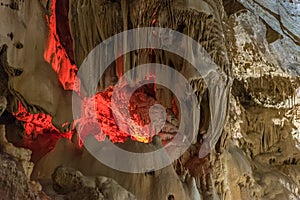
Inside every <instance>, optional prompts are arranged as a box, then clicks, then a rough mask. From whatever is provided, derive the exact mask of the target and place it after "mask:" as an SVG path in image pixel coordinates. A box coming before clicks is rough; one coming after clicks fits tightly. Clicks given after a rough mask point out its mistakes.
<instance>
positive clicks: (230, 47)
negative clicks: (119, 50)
mask: <svg viewBox="0 0 300 200" xmlns="http://www.w3.org/2000/svg"><path fill="white" fill-rule="evenodd" d="M7 2H9V3H7ZM7 2H6V1H5V2H3V3H2V4H1V7H0V9H1V14H0V15H1V16H3V17H4V18H5V20H1V22H0V27H1V29H0V31H1V38H0V45H1V66H0V70H1V72H2V73H1V80H3V83H2V82H1V85H0V86H1V88H0V89H1V92H2V93H1V95H3V96H5V97H7V99H8V100H9V101H8V104H9V105H8V108H7V111H9V112H14V111H15V110H16V105H17V101H16V99H18V100H20V101H21V102H22V103H23V105H24V106H25V108H26V109H27V110H28V111H29V112H32V113H38V112H43V113H47V114H50V115H51V116H52V117H53V118H54V121H53V123H54V125H56V126H57V127H60V128H62V130H64V129H63V127H62V124H64V122H71V121H72V116H69V115H67V116H66V114H65V113H68V112H70V110H71V107H70V105H71V103H70V100H71V98H70V95H71V92H70V91H67V90H65V89H66V88H65V85H63V84H62V83H61V81H60V79H59V75H58V74H57V72H58V71H59V70H55V69H53V66H51V62H50V64H49V63H48V62H46V60H45V56H44V55H43V53H44V48H45V46H47V38H48V35H47V31H48V27H47V25H48V26H49V24H47V21H46V19H45V16H46V14H48V15H49V16H51V9H53V8H52V7H51V2H52V3H53V1H37V0H33V1H30V3H28V1H7ZM24 2H25V3H24ZM54 2H55V1H54ZM40 3H41V4H40ZM62 4H63V6H62V7H60V8H59V9H58V7H56V8H57V9H58V10H57V20H58V21H64V20H63V19H66V18H67V17H68V20H69V21H68V22H65V23H63V24H58V25H57V36H58V37H59V38H57V39H58V40H60V42H61V45H62V46H63V47H64V49H65V51H66V57H68V58H69V62H70V65H71V66H74V64H76V65H77V67H78V66H80V64H81V63H82V62H83V60H84V58H85V57H86V56H87V54H88V53H89V52H90V51H91V50H92V49H93V48H94V47H95V46H96V45H97V44H99V43H100V42H102V41H104V40H105V39H107V38H109V37H110V36H112V35H114V34H116V33H119V32H121V31H123V30H128V29H132V28H136V27H144V26H161V27H169V28H172V29H174V30H178V31H180V32H182V33H184V34H187V35H189V36H190V37H192V38H193V39H195V40H196V41H198V42H199V43H200V44H201V45H202V46H203V47H204V48H205V50H206V51H207V52H208V53H209V55H210V56H211V57H212V59H213V60H214V62H215V63H216V64H217V65H218V66H219V67H220V69H221V70H223V71H224V72H225V74H226V75H227V76H229V77H230V78H232V79H233V85H232V87H231V92H230V94H229V101H228V106H229V110H228V119H227V122H226V124H225V126H224V130H223V132H222V135H221V136H220V139H219V137H217V138H216V142H217V143H216V146H215V147H214V148H213V151H211V153H210V154H209V155H208V156H206V157H204V158H199V157H198V152H199V148H201V144H202V138H203V137H204V135H205V134H206V133H207V124H208V123H209V122H208V121H209V120H208V119H209V97H208V93H207V91H206V88H205V87H204V89H203V87H200V86H202V85H200V84H202V83H203V82H201V81H199V80H198V81H199V85H197V83H198V82H194V83H193V82H192V84H194V87H195V90H196V92H198V93H197V94H198V96H201V98H202V102H201V105H200V106H201V118H202V119H201V122H200V133H199V137H198V140H197V143H196V144H194V145H192V146H191V148H190V149H189V150H188V152H186V153H185V154H184V155H183V156H182V157H181V158H180V159H179V160H178V161H177V162H176V163H174V168H172V167H170V168H168V169H166V170H165V171H164V170H162V171H159V172H157V174H156V176H155V177H154V178H153V177H151V176H148V177H146V178H145V177H144V176H145V175H144V174H142V176H130V175H122V176H123V178H122V176H119V174H118V173H117V172H114V171H110V170H108V172H105V173H104V172H103V171H105V170H103V171H102V172H99V171H97V170H94V171H93V170H92V171H93V172H91V171H90V170H89V169H85V168H84V167H80V166H79V167H78V166H77V164H78V163H80V159H81V157H79V158H78V160H76V159H73V156H74V155H76V156H78V155H77V154H79V155H80V151H79V150H78V149H77V144H71V143H70V141H68V140H61V141H59V142H58V143H57V146H56V147H55V148H54V150H53V151H51V152H50V153H49V154H48V155H47V156H45V157H44V159H42V160H41V161H40V162H39V163H38V164H37V165H36V169H35V171H34V176H33V177H35V178H41V177H43V178H44V177H47V178H48V179H50V175H51V174H52V172H53V171H54V169H55V168H56V167H57V166H59V165H61V164H65V165H69V167H72V168H75V169H76V170H80V171H81V172H76V171H74V169H69V170H65V171H62V172H61V171H56V174H57V173H63V174H64V175H68V174H74V173H75V174H77V177H79V178H78V179H79V180H80V181H82V180H84V181H83V182H85V183H86V182H88V183H87V185H88V186H87V188H88V189H87V191H92V192H93V193H92V194H93V195H94V196H93V197H91V198H96V197H97V198H99V199H101V198H103V194H102V193H101V192H99V190H100V189H101V187H102V186H101V187H100V186H99V185H97V182H96V181H95V180H94V179H89V178H86V177H84V175H88V176H95V177H96V176H99V175H101V176H105V175H107V176H109V177H110V178H113V179H115V180H117V182H118V183H115V182H113V184H111V185H112V186H111V187H112V188H116V187H117V188H118V190H120V191H121V192H120V193H119V195H124V194H125V196H126V197H124V199H126V198H127V197H128V198H129V199H130V198H133V197H132V196H131V195H132V194H131V193H133V195H137V196H138V197H142V198H144V197H145V196H143V194H142V193H143V192H142V193H141V192H138V189H139V188H138V186H137V185H134V184H132V185H130V184H129V185H128V183H127V182H126V181H128V179H130V180H132V181H130V183H133V182H134V183H135V184H137V183H136V180H140V179H142V181H141V182H142V183H144V184H145V185H149V184H153V187H154V188H155V187H157V189H156V190H159V191H160V187H159V186H160V185H168V183H169V181H171V182H172V183H173V182H174V183H176V184H174V185H173V186H172V187H171V188H167V187H164V189H166V190H168V189H169V190H172V191H175V192H174V194H176V196H180V195H186V196H184V197H182V198H191V199H193V198H194V199H199V198H200V197H199V196H197V195H196V194H198V193H193V192H195V191H193V190H195V185H196V186H197V189H198V191H199V193H200V194H201V197H202V198H203V199H293V198H294V199H297V198H298V197H299V195H300V194H299V185H300V182H299V180H300V179H299V176H300V175H299V160H300V154H299V149H298V147H299V140H300V139H299V135H300V134H299V121H298V120H299V118H298V114H299V112H298V110H299V104H298V103H299V101H298V90H297V89H298V87H299V78H298V75H299V72H298V71H299V69H298V67H299V52H300V51H299V36H298V33H299V32H300V31H299V27H298V23H297V22H298V21H299V14H298V13H299V9H298V7H299V3H298V2H296V1H282V2H278V1H276V3H275V2H273V1H264V2H258V1H252V0H240V1H239V3H238V2H236V1H234V2H232V1H227V0H224V1H211V0H205V1H180V0H178V1H176V0H173V1H92V0H90V1H84V2H82V1H72V0H69V1H62ZM31 8H32V9H31ZM67 11H68V16H67V15H66V12H67ZM37 16H39V17H37ZM149 16H153V17H152V18H151V17H149ZM42 19H43V20H42ZM68 25H69V27H66V26H68ZM64 26H65V28H64ZM20 33H22V34H20ZM57 51H58V50H57ZM57 51H54V52H51V53H52V54H55V53H56V52H57ZM112 53H116V52H112ZM146 53H147V52H146ZM144 55H145V50H139V51H137V52H132V53H130V54H128V55H124V56H123V62H124V66H123V67H122V69H118V68H117V67H116V65H117V62H116V63H113V64H112V66H111V67H110V69H109V70H107V72H106V73H105V78H104V79H102V80H101V83H100V87H99V91H102V90H103V89H104V88H106V87H107V86H109V85H113V84H114V83H115V82H116V81H117V79H118V78H119V76H120V74H122V73H124V72H125V71H127V70H129V69H130V68H131V67H132V66H137V65H140V64H142V63H146V62H149V61H151V59H149V58H148V57H145V56H144ZM157 55H158V58H157V59H158V60H160V62H162V63H163V64H172V65H173V67H174V68H175V69H177V70H178V71H180V72H181V73H182V74H184V75H186V76H189V78H196V79H200V77H199V76H198V74H195V72H194V71H191V70H190V69H189V64H188V63H185V62H184V61H183V60H182V59H180V58H178V57H176V56H174V55H172V54H168V53H166V52H160V51H158V52H157ZM4 72H5V73H4ZM36 82H38V83H40V84H36ZM157 89H158V92H157V96H156V98H157V99H159V100H160V101H161V102H163V104H164V105H165V106H166V107H169V108H171V107H172V103H171V102H172V99H173V95H172V94H171V93H170V92H169V91H167V90H165V88H159V87H158V88H157ZM45 91H47V92H45ZM210 100H211V99H210ZM224 104H225V105H224V106H227V103H224ZM8 134H9V133H8ZM73 139H74V138H73ZM77 142H78V141H77ZM2 143H5V144H6V143H7V141H4V142H3V141H2ZM73 143H74V141H73ZM75 143H76V142H75ZM2 153H3V151H1V155H2ZM8 153H10V154H13V153H11V152H8ZM81 153H82V152H81ZM61 155H64V156H61ZM84 155H86V156H87V157H88V158H85V159H86V160H85V161H84V162H87V161H88V162H89V163H90V164H91V165H92V164H94V165H95V166H97V165H98V164H99V163H97V161H95V160H94V159H92V158H90V157H89V156H88V154H84ZM14 156H15V157H16V155H14ZM2 157H3V156H2ZM51 158H56V159H54V161H49V159H51ZM10 159H11V158H10V157H9V158H7V156H6V157H5V156H4V157H3V158H1V159H0V160H1V161H3V162H8V161H7V160H9V162H15V161H10ZM27 161H28V160H27ZM27 161H26V162H27ZM48 162H50V163H52V165H51V166H50V167H49V166H48V164H47V163H48ZM13 165H15V164H13ZM101 167H103V166H101ZM17 168H18V169H16V170H17V171H22V168H21V166H18V167H17ZM185 169H187V170H188V171H189V173H190V174H191V175H192V177H195V182H193V180H192V179H191V181H190V183H185V182H184V181H181V180H179V179H180V178H181V176H178V175H177V174H179V175H182V173H184V171H185ZM38 172H39V173H40V174H39V175H37V174H38ZM175 172H176V173H177V174H176V173H175ZM20 173H21V175H22V176H23V177H21V178H20V177H19V176H16V179H18V180H19V179H22V180H23V178H24V176H26V175H25V172H23V171H22V172H20ZM81 173H83V174H81ZM7 174H11V172H7ZM29 174H30V173H29ZM159 174H164V175H163V178H162V179H160V178H159V176H158V175H159ZM39 176H40V177H39ZM62 176H63V175H62ZM124 177H125V178H124ZM166 177H168V178H170V177H172V178H171V179H167V178H166ZM156 178H157V179H156ZM24 179H25V178H24ZM104 179H105V178H104ZM124 179H126V180H124ZM85 180H88V181H85ZM99 180H102V179H101V178H99ZM54 181H55V182H56V184H62V185H61V186H60V187H62V188H60V189H61V190H63V187H65V188H67V186H66V185H64V184H65V183H64V182H60V181H61V180H60V179H59V176H57V175H54ZM67 181H70V180H67ZM180 181H181V182H180ZM23 182H24V181H23ZM157 182H158V183H159V185H158V186H157V185H155V183H157ZM138 183H140V182H138ZM26 184H27V183H25V182H24V185H25V186H20V187H23V189H24V188H27V187H28V186H27V185H26ZM89 184H91V185H93V187H89ZM85 186H86V185H85ZM177 186H178V187H177ZM74 187H78V185H75V186H74ZM123 187H124V188H125V189H123ZM186 187H188V189H186ZM178 188H179V189H178ZM148 189H149V188H148ZM101 190H102V189H101ZM126 190H128V191H129V192H127V191H126ZM59 192H61V191H59ZM151 192H152V190H150V191H148V190H145V191H144V193H147V194H148V193H151ZM160 192H161V193H157V198H158V199H159V198H161V197H162V196H163V197H165V196H166V194H167V192H168V191H164V190H163V191H160ZM21 193H22V192H21ZM33 193H34V192H33ZM33 193H31V192H29V194H28V195H29V198H34V194H33ZM186 193H187V194H186ZM190 194H192V195H190ZM72 195H73V196H72ZM70 196H71V197H74V196H76V193H72V194H70ZM187 196H188V197H187ZM122 198H123V197H122ZM145 198H149V199H151V196H146V197H145ZM175 199H176V198H175Z"/></svg>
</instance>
